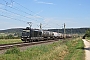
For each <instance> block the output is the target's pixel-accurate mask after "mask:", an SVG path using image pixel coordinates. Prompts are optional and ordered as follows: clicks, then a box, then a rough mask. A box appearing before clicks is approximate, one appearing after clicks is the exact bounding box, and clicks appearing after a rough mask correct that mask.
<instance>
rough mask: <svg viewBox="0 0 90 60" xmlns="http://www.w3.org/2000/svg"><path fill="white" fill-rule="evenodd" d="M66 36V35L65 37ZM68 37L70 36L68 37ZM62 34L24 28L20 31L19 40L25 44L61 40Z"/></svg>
mask: <svg viewBox="0 0 90 60" xmlns="http://www.w3.org/2000/svg"><path fill="white" fill-rule="evenodd" d="M65 36H67V35H65ZM68 37H70V35H69V36H68ZM62 38H63V34H62V33H57V32H51V31H44V30H39V29H30V28H28V27H27V28H25V29H23V30H22V36H21V40H22V41H25V42H32V41H40V40H49V39H53V40H54V39H62Z"/></svg>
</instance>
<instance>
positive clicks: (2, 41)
mask: <svg viewBox="0 0 90 60" xmlns="http://www.w3.org/2000/svg"><path fill="white" fill-rule="evenodd" d="M18 42H22V41H21V39H0V44H10V43H18Z"/></svg>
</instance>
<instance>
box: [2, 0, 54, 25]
mask: <svg viewBox="0 0 90 60" xmlns="http://www.w3.org/2000/svg"><path fill="white" fill-rule="evenodd" d="M3 1H4V2H5V3H6V5H5V4H3V5H4V6H7V7H9V8H12V9H14V10H17V11H20V12H23V13H25V14H27V15H30V16H33V17H36V16H34V15H32V14H29V13H27V12H25V11H23V10H21V9H20V8H17V7H15V6H14V7H13V6H9V5H8V2H7V1H6V0H3ZM11 2H12V3H13V2H14V3H16V4H18V5H19V6H21V7H23V8H25V9H27V10H28V11H30V12H32V13H34V12H33V11H31V10H30V9H28V8H26V7H24V6H23V5H21V4H20V3H18V2H16V1H14V0H11ZM0 4H1V3H0ZM6 11H8V10H6ZM8 12H10V11H8ZM11 13H13V14H16V15H19V16H23V17H25V18H29V17H27V16H24V15H21V14H17V13H15V12H11ZM36 15H37V14H36ZM38 16H39V15H38ZM40 18H42V19H44V18H43V17H41V16H40ZM29 19H30V18H29ZM35 21H37V22H38V20H36V19H35ZM54 24H55V23H54ZM46 25H48V24H45V26H46Z"/></svg>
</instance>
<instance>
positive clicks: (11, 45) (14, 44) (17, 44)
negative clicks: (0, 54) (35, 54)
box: [0, 39, 59, 50]
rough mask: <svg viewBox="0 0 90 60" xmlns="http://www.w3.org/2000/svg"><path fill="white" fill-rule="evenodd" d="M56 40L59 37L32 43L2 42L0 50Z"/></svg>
mask: <svg viewBox="0 0 90 60" xmlns="http://www.w3.org/2000/svg"><path fill="white" fill-rule="evenodd" d="M54 41H59V39H57V40H46V41H39V42H30V43H24V42H20V43H12V44H0V50H5V49H9V48H11V47H14V46H17V47H23V46H29V45H30V46H31V45H37V44H43V43H49V42H54Z"/></svg>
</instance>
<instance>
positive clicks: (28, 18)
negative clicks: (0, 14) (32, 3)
mask: <svg viewBox="0 0 90 60" xmlns="http://www.w3.org/2000/svg"><path fill="white" fill-rule="evenodd" d="M0 9H2V10H4V11H7V12H10V13H13V14H16V15H19V16H22V17H25V18H28V19H31V18H29V17H27V16H24V15H22V14H18V13H15V12H12V11H9V10H7V9H3V8H0ZM32 20H34V19H32Z"/></svg>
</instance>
